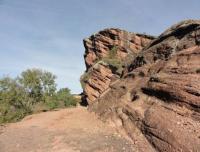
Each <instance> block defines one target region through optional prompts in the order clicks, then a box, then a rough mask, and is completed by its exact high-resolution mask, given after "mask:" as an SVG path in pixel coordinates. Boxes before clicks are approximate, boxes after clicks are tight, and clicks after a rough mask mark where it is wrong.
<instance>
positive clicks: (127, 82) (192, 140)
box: [89, 20, 200, 152]
mask: <svg viewBox="0 0 200 152" xmlns="http://www.w3.org/2000/svg"><path fill="white" fill-rule="evenodd" d="M199 42H200V21H196V20H188V21H183V22H180V23H178V24H176V25H174V26H172V27H171V28H169V29H168V30H166V31H165V32H164V33H163V34H161V35H160V36H159V37H158V38H156V39H155V40H153V41H151V42H150V43H149V44H148V45H147V46H146V47H145V48H143V50H142V51H139V52H138V54H137V55H135V57H133V60H132V61H131V63H130V64H129V65H128V66H127V67H126V68H125V69H124V73H123V75H121V78H120V79H119V80H117V81H113V83H111V84H110V87H109V89H108V90H107V91H106V92H104V93H103V94H102V96H100V97H98V98H96V102H93V103H91V104H90V105H89V109H90V110H91V111H95V112H96V113H97V114H99V115H100V116H101V118H102V119H105V120H110V121H112V122H113V123H114V124H115V125H116V126H117V127H118V128H119V129H120V130H122V131H125V132H126V133H127V134H128V135H129V136H130V137H131V138H132V140H133V142H134V144H135V147H136V148H137V149H138V151H143V152H153V151H160V152H163V151H166V152H179V151H180V152H183V151H184V152H197V151H200V46H199V45H200V43H199Z"/></svg>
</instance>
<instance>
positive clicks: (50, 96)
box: [0, 69, 77, 123]
mask: <svg viewBox="0 0 200 152" xmlns="http://www.w3.org/2000/svg"><path fill="white" fill-rule="evenodd" d="M55 78H56V77H55V76H54V75H53V74H51V73H50V72H47V71H42V70H40V69H28V70H26V71H24V72H22V74H21V75H20V76H19V77H17V78H16V79H12V78H9V77H5V78H2V79H0V123H4V122H15V121H18V120H20V119H22V118H23V117H24V116H26V115H28V114H30V113H35V112H40V111H47V110H52V109H55V108H64V107H69V106H75V105H76V103H77V101H76V99H75V98H74V97H73V95H71V93H70V90H69V89H67V88H64V89H60V90H59V91H56V84H55Z"/></svg>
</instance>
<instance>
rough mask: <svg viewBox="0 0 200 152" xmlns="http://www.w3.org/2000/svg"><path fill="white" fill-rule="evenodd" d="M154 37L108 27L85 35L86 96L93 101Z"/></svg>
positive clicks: (84, 85)
mask: <svg viewBox="0 0 200 152" xmlns="http://www.w3.org/2000/svg"><path fill="white" fill-rule="evenodd" d="M152 39H153V37H151V36H147V35H142V34H135V33H130V32H127V31H124V30H120V29H113V28H112V29H105V30H103V31H100V32H98V33H97V34H94V35H92V36H90V37H89V38H87V39H84V46H85V55H84V58H85V64H86V72H85V74H84V75H82V77H81V82H82V86H83V90H84V96H85V100H86V101H87V102H88V103H89V104H90V103H93V102H94V101H95V100H96V99H97V98H98V97H100V95H101V94H102V93H103V92H105V91H106V90H107V89H108V88H109V85H110V83H111V82H112V80H116V79H117V78H119V76H120V75H121V72H122V70H123V68H124V66H126V65H127V64H128V62H131V61H132V59H133V57H134V56H135V55H136V54H137V53H139V52H140V50H141V49H142V48H143V47H144V46H146V45H147V44H148V43H149V42H150V41H151V40H152Z"/></svg>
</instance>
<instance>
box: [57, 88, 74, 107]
mask: <svg viewBox="0 0 200 152" xmlns="http://www.w3.org/2000/svg"><path fill="white" fill-rule="evenodd" d="M56 97H57V101H58V102H63V103H64V106H65V107H69V106H76V104H77V100H76V98H75V97H74V96H73V95H72V94H71V93H70V90H69V89H68V88H62V89H60V90H59V91H58V92H57V94H56Z"/></svg>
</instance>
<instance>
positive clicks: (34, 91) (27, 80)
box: [18, 69, 56, 104]
mask: <svg viewBox="0 0 200 152" xmlns="http://www.w3.org/2000/svg"><path fill="white" fill-rule="evenodd" d="M55 79H56V76H55V75H53V74H52V73H50V72H47V71H43V70H40V69H28V70H26V71H24V72H22V73H21V75H20V77H18V80H19V83H20V84H21V85H22V86H23V87H24V88H25V90H26V92H28V93H29V96H30V97H31V98H34V99H35V100H34V102H40V101H42V100H45V98H46V97H47V96H53V94H54V93H55V91H56V84H55ZM33 104H34V103H33Z"/></svg>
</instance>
